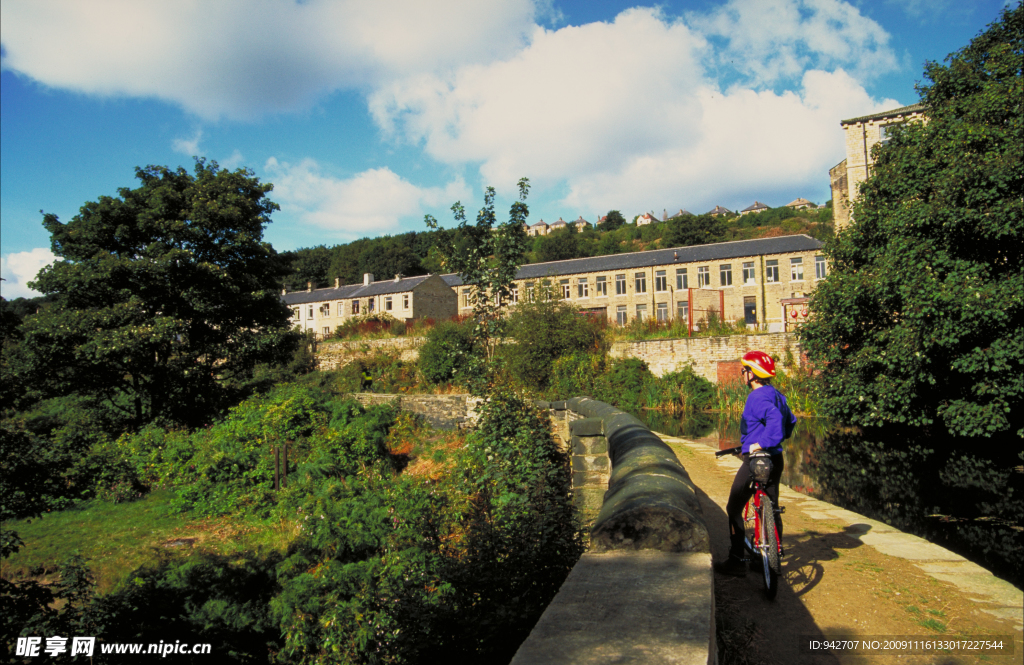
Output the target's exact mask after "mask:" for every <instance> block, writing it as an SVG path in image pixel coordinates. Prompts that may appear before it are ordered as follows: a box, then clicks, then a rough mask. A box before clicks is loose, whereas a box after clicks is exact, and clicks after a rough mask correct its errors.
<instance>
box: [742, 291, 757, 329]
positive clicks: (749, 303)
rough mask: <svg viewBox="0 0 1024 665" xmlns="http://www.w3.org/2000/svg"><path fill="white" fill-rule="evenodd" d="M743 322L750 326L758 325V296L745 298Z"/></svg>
mask: <svg viewBox="0 0 1024 665" xmlns="http://www.w3.org/2000/svg"><path fill="white" fill-rule="evenodd" d="M743 322H744V323H746V324H747V325H748V326H752V325H757V297H756V296H745V297H744V298H743Z"/></svg>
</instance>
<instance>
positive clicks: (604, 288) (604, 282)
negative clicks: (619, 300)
mask: <svg viewBox="0 0 1024 665" xmlns="http://www.w3.org/2000/svg"><path fill="white" fill-rule="evenodd" d="M607 295H608V278H607V277H605V276H604V275H600V276H599V277H595V278H594V296H595V297H598V298H600V297H602V296H604V297H607Z"/></svg>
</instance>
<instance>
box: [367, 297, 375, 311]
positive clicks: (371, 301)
mask: <svg viewBox="0 0 1024 665" xmlns="http://www.w3.org/2000/svg"><path fill="white" fill-rule="evenodd" d="M373 306H374V302H373V298H370V299H368V300H367V301H366V311H367V312H372V311H373Z"/></svg>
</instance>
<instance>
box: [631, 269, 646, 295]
mask: <svg viewBox="0 0 1024 665" xmlns="http://www.w3.org/2000/svg"><path fill="white" fill-rule="evenodd" d="M633 290H634V291H635V292H636V293H647V273H645V272H637V273H633Z"/></svg>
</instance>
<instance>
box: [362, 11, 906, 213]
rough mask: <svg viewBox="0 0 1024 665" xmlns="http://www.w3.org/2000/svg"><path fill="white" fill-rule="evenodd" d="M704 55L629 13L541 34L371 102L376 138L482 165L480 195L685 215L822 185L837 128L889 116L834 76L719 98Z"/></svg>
mask: <svg viewBox="0 0 1024 665" xmlns="http://www.w3.org/2000/svg"><path fill="white" fill-rule="evenodd" d="M711 49H712V46H711V44H710V43H709V42H708V40H706V39H705V38H704V37H703V36H702V35H701V34H699V33H697V32H695V31H694V30H693V29H691V28H689V27H687V25H685V24H684V23H682V22H669V21H666V20H665V18H664V17H663V16H662V15H661V14H660V13H658V12H657V11H656V10H650V9H632V10H629V11H626V12H623V13H622V14H620V15H619V16H618V17H617V18H616V20H615V22H614V23H612V24H608V23H593V24H589V25H585V26H581V27H568V28H563V29H561V30H558V31H548V30H542V29H539V28H538V29H537V31H536V33H535V34H534V36H533V39H532V42H531V44H530V46H529V47H528V48H525V49H524V50H523V51H522V52H520V53H518V54H517V55H516V56H515V57H513V58H509V59H506V60H503V61H500V62H495V63H492V64H490V65H473V66H469V67H465V68H462V69H460V70H458V71H457V72H455V73H454V74H453V75H452V76H450V77H446V78H443V77H440V76H436V75H421V76H417V77H413V78H410V79H407V80H404V81H399V82H395V83H393V84H391V85H389V86H387V87H386V88H382V89H381V90H379V91H378V92H377V93H375V94H374V95H373V96H371V98H370V108H371V111H372V113H373V114H374V117H375V118H376V120H377V122H378V124H379V125H380V126H381V127H382V128H384V129H385V131H386V132H389V133H391V134H393V135H394V136H396V137H398V138H400V139H405V140H409V141H413V142H422V144H423V146H424V148H425V150H426V151H427V152H428V153H429V154H430V155H431V156H432V157H434V158H435V159H437V160H439V161H442V162H445V163H449V164H465V163H480V171H481V174H482V176H483V178H484V180H485V182H488V183H492V184H494V185H495V186H497V187H499V188H511V187H512V185H513V184H514V183H515V182H516V180H517V179H518V178H519V177H521V176H524V175H525V176H527V177H529V178H531V180H533V181H534V182H535V183H536V184H539V185H540V186H541V187H544V186H545V185H551V184H552V183H560V184H563V185H564V186H566V187H567V189H568V191H569V193H568V195H567V196H566V197H565V199H564V201H563V203H564V204H565V205H568V206H573V207H574V208H576V209H578V210H602V209H604V210H606V209H608V208H622V209H624V210H647V209H649V208H650V206H652V205H655V206H657V207H659V208H660V207H663V206H666V207H667V206H674V205H679V206H686V207H690V206H693V207H694V208H696V209H697V210H700V209H702V208H703V207H705V206H706V207H708V208H710V207H711V206H712V205H714V204H716V203H723V204H728V203H729V202H728V200H725V197H727V196H731V195H735V196H739V197H741V198H742V199H747V198H750V199H751V200H753V198H754V197H757V198H762V200H763V197H764V192H765V191H766V190H783V189H785V188H787V187H790V188H792V187H802V186H804V184H805V183H808V182H815V181H821V182H823V183H824V186H823V187H822V189H827V177H828V176H827V169H828V168H829V167H831V166H834V165H835V163H836V162H838V161H840V160H841V159H842V156H843V154H844V148H843V134H842V131H841V130H840V127H839V120H840V119H841V118H844V117H851V116H854V115H858V114H860V113H868V112H871V111H875V110H881V109H883V108H886V107H890V108H891V107H893V106H899V105H900V104H899V103H898V102H896V101H894V100H884V101H876V100H873V99H872V98H871V97H870V95H868V94H867V92H866V91H865V90H864V88H863V86H862V85H861V84H860V83H859V82H858V81H857V80H856V79H855V78H853V77H852V76H851V75H849V74H847V73H846V72H845V71H844V70H842V69H836V70H835V71H833V72H827V71H823V70H810V71H807V72H805V73H803V74H802V75H801V76H800V77H799V79H798V80H797V84H796V85H794V86H793V88H794V89H793V90H790V91H785V92H782V93H776V92H774V91H772V90H764V89H758V88H755V87H740V86H734V87H731V88H729V89H728V90H727V91H726V92H724V93H723V92H722V91H721V89H720V87H719V85H718V82H717V81H716V80H714V79H713V78H712V77H711V76H710V74H709V73H708V70H707V69H706V67H705V63H706V62H707V60H708V59H709V57H708V56H709V55H710V54H711Z"/></svg>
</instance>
